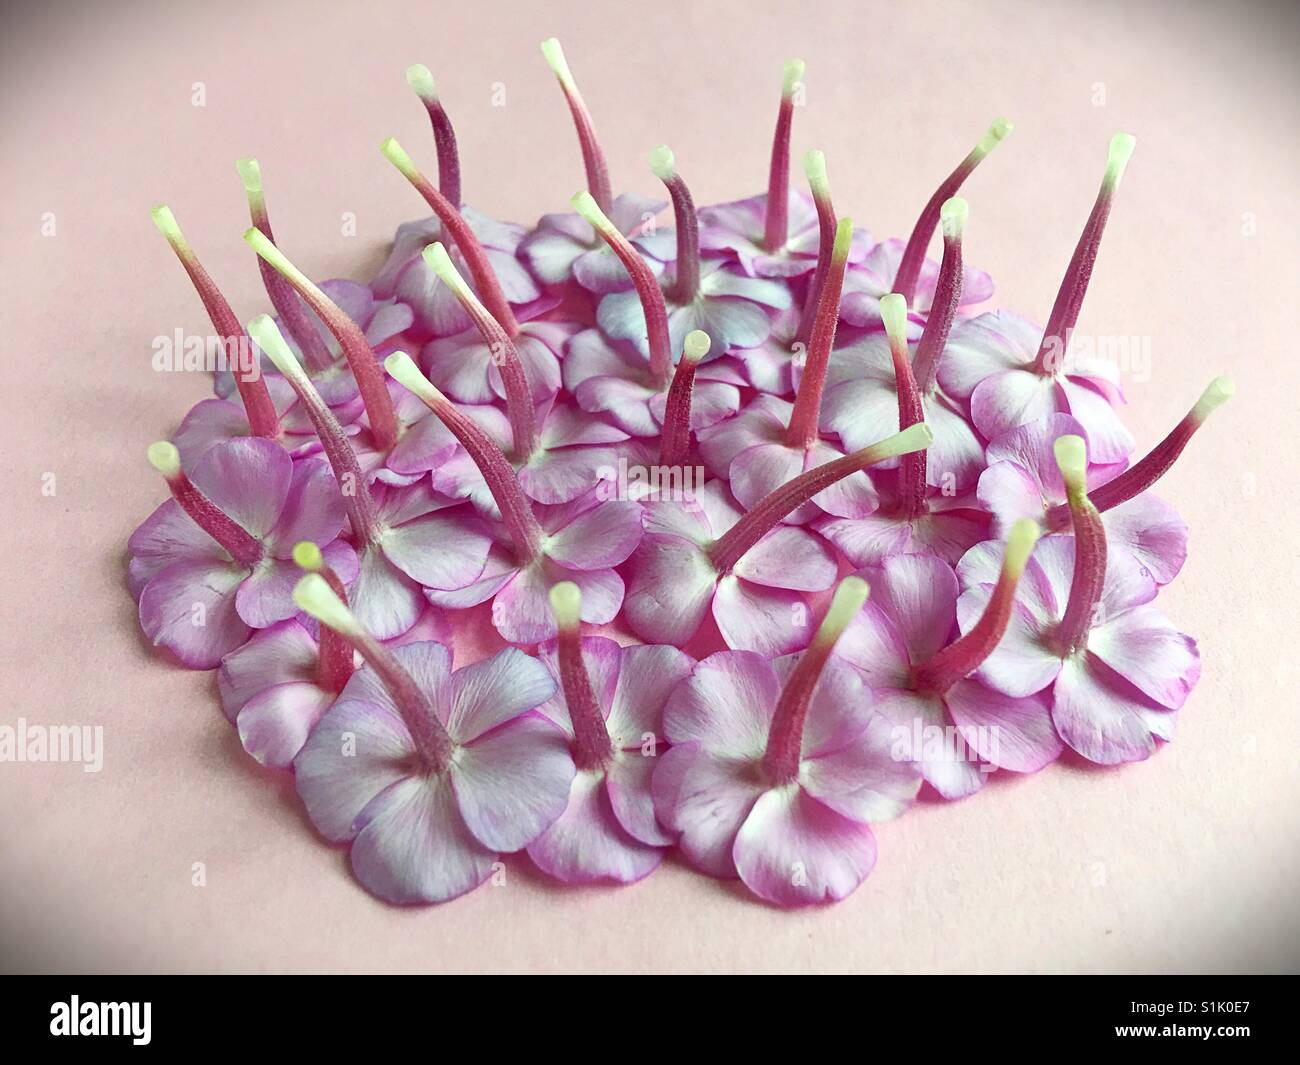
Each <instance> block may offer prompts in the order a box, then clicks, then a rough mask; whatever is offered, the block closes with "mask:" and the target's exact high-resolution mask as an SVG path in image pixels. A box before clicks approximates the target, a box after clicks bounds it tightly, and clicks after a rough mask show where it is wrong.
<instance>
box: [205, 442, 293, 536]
mask: <svg viewBox="0 0 1300 1065" xmlns="http://www.w3.org/2000/svg"><path fill="white" fill-rule="evenodd" d="M292 477H293V459H291V458H290V457H289V455H288V453H287V452H286V451H285V450H284V448H282V447H281V446H280V445H279V444H277V443H274V442H273V441H271V440H266V439H263V438H262V437H243V438H241V439H239V440H231V441H230V442H228V443H225V444H220V445H218V446H217V447H214V448H211V449H210V450H209V451H208V452H207V453H206V454H205V455H204V456H203V458H202V459H201V460H200V461H199V462H197V463H196V464H195V466H194V469H193V471H192V472H191V474H190V479H191V480H192V481H193V482H194V485H195V487H196V488H198V489H199V491H201V492H202V493H203V494H204V495H205V496H207V497H208V498H209V499H210V500H212V502H213V504H214V505H215V506H216V507H217V509H218V510H221V511H222V512H223V513H225V515H226V516H227V517H228V518H230V519H231V520H233V521H235V522H236V523H237V524H239V525H240V526H242V527H243V528H244V529H245V530H247V531H248V532H249V533H251V534H252V535H253V536H256V537H259V538H261V537H265V536H266V534H267V533H269V532H270V531H271V529H272V528H273V527H274V526H275V523H276V521H277V520H278V519H279V517H280V512H281V510H283V509H284V504H285V500H286V498H287V497H288V495H289V484H290V481H291V479H292Z"/></svg>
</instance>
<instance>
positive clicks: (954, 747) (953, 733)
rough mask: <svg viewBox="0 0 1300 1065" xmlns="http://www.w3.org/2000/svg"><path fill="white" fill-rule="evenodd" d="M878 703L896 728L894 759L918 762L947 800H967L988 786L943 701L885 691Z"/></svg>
mask: <svg viewBox="0 0 1300 1065" xmlns="http://www.w3.org/2000/svg"><path fill="white" fill-rule="evenodd" d="M876 700H877V701H876V706H877V707H878V708H879V710H880V713H881V716H883V717H884V718H885V719H886V720H887V721H888V722H889V723H890V724H891V726H892V728H891V730H890V733H889V738H890V742H891V744H892V754H893V755H894V757H896V758H900V759H911V760H912V761H913V762H915V763H916V764H917V768H919V769H920V771H921V776H923V777H924V778H925V780H926V782H927V783H928V784H929V785H930V786H931V787H932V788H934V790H935V791H937V792H938V793H939V794H940V795H942V796H943V797H944V798H945V799H964V798H965V797H966V796H968V795H973V794H974V793H975V792H977V791H978V790H979V789H980V788H982V787H983V786H984V777H985V774H984V773H983V772H981V771H980V756H979V754H978V753H977V752H975V751H973V750H971V749H970V748H969V747H968V746H967V744H966V741H965V740H964V739H963V738H962V736H961V734H960V732H959V731H958V730H957V728H956V726H954V725H952V724H951V723H950V722H949V720H948V715H947V713H946V710H945V707H944V704H943V700H942V699H940V698H939V697H938V696H936V695H928V694H923V693H921V692H914V691H902V690H899V689H895V688H881V689H878V690H877V691H876Z"/></svg>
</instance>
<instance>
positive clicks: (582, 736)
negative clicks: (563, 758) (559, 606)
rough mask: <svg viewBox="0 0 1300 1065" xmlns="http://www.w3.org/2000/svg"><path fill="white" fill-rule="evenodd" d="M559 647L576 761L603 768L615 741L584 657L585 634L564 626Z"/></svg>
mask: <svg viewBox="0 0 1300 1065" xmlns="http://www.w3.org/2000/svg"><path fill="white" fill-rule="evenodd" d="M556 650H557V651H558V653H559V663H560V686H561V687H562V688H563V689H564V702H565V705H566V706H567V707H568V711H569V720H570V721H571V722H572V723H573V735H574V741H575V742H574V751H573V762H574V765H576V766H577V767H578V768H579V769H600V768H602V767H603V766H605V765H607V764H608V762H609V760H610V757H611V756H612V755H613V753H614V744H613V742H612V741H611V740H610V738H609V729H608V727H607V726H606V725H605V715H604V714H602V713H601V710H600V704H599V703H598V702H597V701H596V695H595V692H593V691H592V688H591V677H590V675H589V674H588V673H587V667H586V665H585V664H584V663H583V660H582V636H581V634H580V631H579V629H578V627H577V626H576V625H574V626H567V625H562V626H560V630H559V636H558V638H557V641H556Z"/></svg>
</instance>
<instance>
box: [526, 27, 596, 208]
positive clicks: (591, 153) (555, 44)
mask: <svg viewBox="0 0 1300 1065" xmlns="http://www.w3.org/2000/svg"><path fill="white" fill-rule="evenodd" d="M542 54H543V55H544V56H545V57H546V62H547V63H548V64H549V65H550V67H551V70H552V72H553V73H554V74H555V76H556V79H557V80H558V81H559V83H560V91H561V92H563V93H564V100H565V103H567V104H568V105H569V114H570V115H571V116H573V128H574V130H575V132H576V133H577V134H578V146H579V148H581V149H582V165H583V168H584V169H585V170H586V172H587V191H588V192H589V193H591V198H592V199H593V200H595V201H596V205H597V206H598V207H599V208H600V209H601V210H602V211H604V212H605V213H606V214H609V211H610V208H611V207H612V206H613V203H614V196H613V193H612V192H611V191H610V183H609V165H608V164H607V163H606V162H605V153H604V151H603V150H602V149H601V147H600V139H599V138H598V137H597V136H596V127H595V125H594V124H593V123H592V121H591V112H590V111H588V110H587V103H586V101H585V100H583V98H582V93H581V92H579V91H578V84H577V82H575V81H574V80H573V74H572V73H571V72H570V70H569V64H568V62H567V61H566V60H565V58H564V51H563V50H562V49H561V48H560V42H559V41H557V40H556V39H555V38H554V37H551V38H548V39H547V40H545V41H543V42H542Z"/></svg>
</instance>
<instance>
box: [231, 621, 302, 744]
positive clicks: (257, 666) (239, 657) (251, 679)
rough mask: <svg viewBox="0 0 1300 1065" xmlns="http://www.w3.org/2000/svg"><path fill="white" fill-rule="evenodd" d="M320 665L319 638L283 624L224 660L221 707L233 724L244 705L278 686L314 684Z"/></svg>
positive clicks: (296, 624) (298, 626)
mask: <svg viewBox="0 0 1300 1065" xmlns="http://www.w3.org/2000/svg"><path fill="white" fill-rule="evenodd" d="M319 664H320V650H319V647H318V646H317V643H316V639H315V637H313V636H312V634H311V633H310V632H308V631H307V630H306V629H305V628H303V626H302V624H301V623H300V622H298V621H296V620H290V621H282V622H280V623H279V624H278V625H272V626H271V627H270V628H269V629H263V630H262V631H261V632H258V633H254V635H253V638H252V639H251V640H249V641H248V643H246V644H244V646H243V647H240V648H239V649H238V650H235V651H232V652H231V653H230V654H228V655H226V657H225V658H223V659H222V660H221V668H220V670H218V671H217V688H218V690H219V692H220V693H221V707H222V709H223V710H224V711H225V713H226V717H228V718H229V719H230V720H231V721H234V720H235V716H236V715H237V714H238V713H239V711H240V710H242V709H243V708H244V704H245V703H247V702H248V700H249V699H251V698H253V696H254V695H256V694H257V693H258V692H260V691H262V690H263V689H265V688H271V687H274V686H275V685H277V684H291V683H302V684H312V683H314V682H315V680H316V676H317V669H318V668H319Z"/></svg>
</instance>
